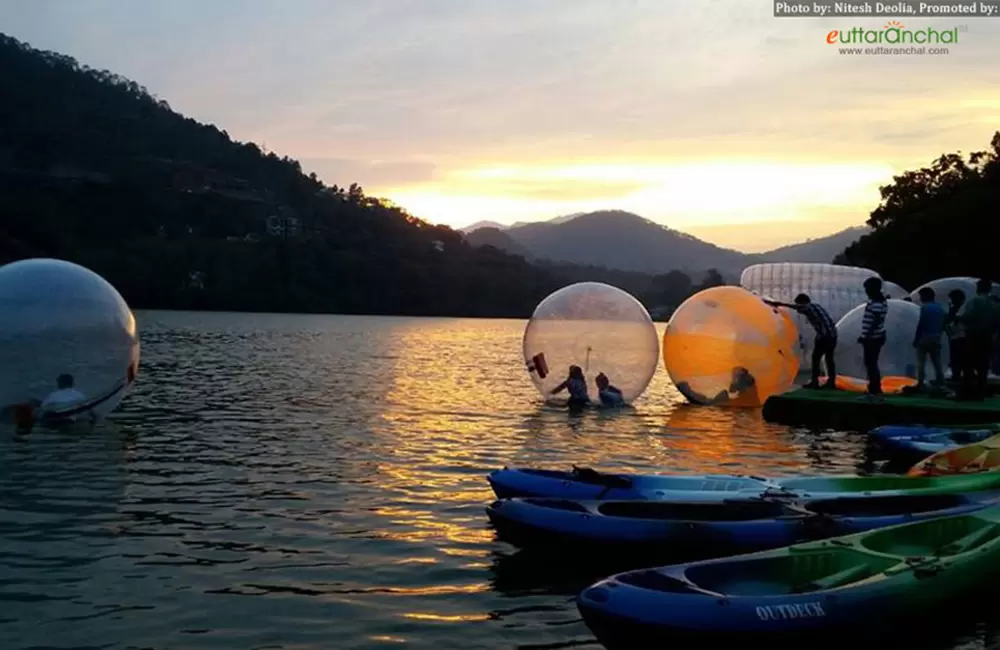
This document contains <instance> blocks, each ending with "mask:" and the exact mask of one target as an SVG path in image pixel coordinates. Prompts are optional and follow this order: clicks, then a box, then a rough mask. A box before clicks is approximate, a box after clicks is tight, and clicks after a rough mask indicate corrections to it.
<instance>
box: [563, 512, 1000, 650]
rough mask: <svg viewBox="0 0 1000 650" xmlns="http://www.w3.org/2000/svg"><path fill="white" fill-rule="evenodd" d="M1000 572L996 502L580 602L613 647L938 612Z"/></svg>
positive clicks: (699, 565)
mask: <svg viewBox="0 0 1000 650" xmlns="http://www.w3.org/2000/svg"><path fill="white" fill-rule="evenodd" d="M998 574H1000V506H991V507H989V508H987V509H984V510H980V511H978V512H976V513H972V514H963V515H955V516H951V517H941V518H937V519H928V520H924V521H920V522H916V523H910V524H902V525H899V526H892V527H889V528H881V529H877V530H874V531H869V532H864V533H858V534H855V535H848V536H845V537H838V538H834V539H830V540H825V541H821V542H810V543H805V544H797V545H794V546H789V547H786V548H782V549H776V550H772V551H764V552H761V553H752V554H748V555H738V556H735V557H728V558H722V559H716V560H705V561H701V562H691V563H686V564H676V565H673V566H666V567H660V568H655V569H643V570H639V571H629V572H626V573H620V574H618V575H615V576H612V577H610V578H607V579H605V580H603V581H601V582H598V583H597V584H595V585H594V586H592V587H590V588H589V589H587V590H585V591H584V592H583V593H582V594H581V595H580V597H579V599H578V605H579V608H580V610H581V613H582V614H583V617H584V620H585V621H586V622H587V624H588V625H589V626H590V627H591V629H592V630H594V632H595V633H596V634H597V636H598V639H600V640H601V641H602V642H603V643H604V644H605V645H606V646H607V647H609V648H619V647H630V646H629V643H631V642H633V641H635V640H638V639H643V640H644V643H645V642H648V641H649V640H651V639H657V638H667V637H668V635H670V634H677V633H678V632H680V633H706V632H719V633H729V634H735V635H746V634H755V635H756V634H761V635H763V636H770V635H772V634H778V635H798V634H803V633H804V634H817V633H819V634H821V635H822V634H827V633H836V632H838V631H842V630H845V629H853V630H858V629H869V628H874V627H877V626H879V625H881V624H884V623H886V622H887V621H897V620H901V619H905V618H910V619H911V620H914V621H916V620H920V619H918V618H915V617H919V616H921V615H924V616H927V615H931V616H933V615H934V612H939V611H941V610H943V609H944V608H946V607H948V605H950V604H953V603H954V602H958V601H959V599H960V598H961V597H963V596H969V595H971V594H973V593H974V592H975V591H976V590H977V589H979V588H980V587H983V586H985V585H987V584H989V583H990V582H991V581H993V580H995V579H996V576H997V575H998ZM816 638H820V637H816Z"/></svg>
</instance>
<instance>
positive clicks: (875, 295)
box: [858, 278, 889, 400]
mask: <svg viewBox="0 0 1000 650" xmlns="http://www.w3.org/2000/svg"><path fill="white" fill-rule="evenodd" d="M864 287H865V293H866V294H868V303H867V304H865V314H864V318H863V319H862V321H861V336H859V337H858V343H860V344H861V350H862V354H863V355H864V360H865V371H866V373H867V374H868V392H867V393H866V394H865V395H863V396H862V399H866V400H881V399H882V373H881V372H880V371H879V367H878V357H879V354H881V352H882V347H883V346H884V345H885V317H886V315H887V314H888V313H889V304H888V302H886V299H885V295H884V294H883V293H882V279H881V278H868V279H867V280H865V284H864Z"/></svg>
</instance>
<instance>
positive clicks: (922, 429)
mask: <svg viewBox="0 0 1000 650" xmlns="http://www.w3.org/2000/svg"><path fill="white" fill-rule="evenodd" d="M980 431H997V432H1000V423H996V422H989V423H983V424H954V425H937V426H930V425H926V424H884V425H882V426H880V427H875V428H874V429H872V430H871V431H869V432H868V435H870V436H872V437H873V438H875V439H876V440H889V439H891V438H919V437H922V436H939V435H947V434H949V433H956V434H962V433H967V434H975V433H978V432H980Z"/></svg>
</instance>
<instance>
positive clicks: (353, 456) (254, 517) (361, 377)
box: [0, 312, 863, 650]
mask: <svg viewBox="0 0 1000 650" xmlns="http://www.w3.org/2000/svg"><path fill="white" fill-rule="evenodd" d="M136 316H137V319H138V320H139V329H140V331H142V332H143V361H142V372H141V373H140V374H139V378H138V382H137V384H136V386H135V390H134V392H133V394H132V395H131V396H129V397H128V398H127V399H126V401H125V402H124V404H123V406H122V410H121V412H120V413H119V414H117V416H116V418H115V424H112V425H109V426H111V427H112V428H111V429H108V430H105V431H102V432H96V431H95V432H93V433H88V434H86V435H82V436H75V437H73V436H60V435H58V434H44V435H39V436H37V437H36V436H35V433H32V434H31V436H28V437H26V438H25V439H23V440H15V439H14V438H13V437H11V436H8V435H6V434H2V433H0V463H2V464H0V498H2V504H0V505H2V509H0V527H2V528H0V533H3V541H2V542H0V544H2V545H3V550H4V551H5V553H4V555H3V556H2V558H0V562H3V566H2V571H3V579H2V580H0V600H6V602H7V603H8V605H9V606H7V607H4V608H2V609H3V611H2V612H0V638H3V639H4V640H5V643H4V648H5V649H6V648H12V649H16V648H29V647H42V646H48V647H52V646H66V645H73V646H77V647H79V646H86V645H89V646H94V647H97V646H107V647H183V648H194V649H199V648H213V649H214V648H220V649H226V650H231V649H232V648H235V647H239V648H243V647H268V646H270V647H286V648H292V647H294V648H308V649H317V650H318V649H320V648H329V647H331V639H333V638H335V639H336V640H337V641H336V643H337V644H339V645H337V647H344V648H382V647H386V646H387V645H399V644H406V645H407V646H408V647H410V648H434V649H435V650H440V649H441V648H472V647H477V648H514V647H535V648H537V647H551V648H557V647H569V646H571V645H574V646H576V645H578V646H581V647H595V648H596V647H597V646H596V645H595V643H594V640H593V638H592V636H591V635H590V633H589V631H588V630H587V628H586V626H584V625H583V624H582V622H581V621H580V619H579V616H578V613H577V611H576V607H575V605H574V604H573V601H572V596H573V595H575V593H576V591H577V590H578V588H579V587H580V586H583V585H585V584H589V581H591V579H596V578H599V577H602V576H601V575H600V574H601V573H602V572H604V571H607V570H609V569H607V568H601V567H600V565H599V564H596V563H594V562H589V563H585V564H584V563H580V562H578V563H576V565H573V564H572V563H570V564H567V563H566V562H562V563H559V562H555V561H553V559H552V558H538V557H534V558H532V557H525V556H522V555H521V554H518V553H516V552H515V551H514V549H512V548H511V547H509V546H508V545H506V544H504V543H501V542H498V541H496V539H495V536H494V534H493V531H492V529H491V528H490V527H489V524H488V521H487V518H486V516H485V513H484V511H483V508H484V507H485V506H486V505H487V504H488V503H490V502H491V501H492V500H493V495H492V492H491V491H490V489H489V486H488V484H487V483H486V481H485V474H486V473H488V472H489V471H491V470H493V469H496V468H498V467H500V466H502V465H532V466H548V467H561V468H565V467H568V466H569V465H571V464H577V465H589V466H592V467H596V468H599V469H608V470H615V469H617V470H622V471H635V472H657V471H684V472H705V471H719V470H720V469H722V470H724V471H731V472H737V471H753V472H755V473H771V474H774V473H781V472H799V471H820V470H822V471H831V472H834V471H836V472H851V471H854V469H855V468H856V466H857V465H858V462H859V457H860V456H862V455H863V452H861V451H859V450H860V449H861V448H862V442H861V441H863V438H861V437H860V436H858V435H857V434H850V433H842V434H838V433H836V432H827V433H823V434H820V435H816V434H814V433H812V432H808V431H804V430H803V431H798V430H791V429H787V428H785V427H775V426H772V425H769V424H767V423H765V422H763V421H762V420H761V419H760V414H759V410H758V411H752V410H745V411H738V410H734V409H728V410H723V409H718V410H715V409H695V408H688V407H684V406H682V405H680V398H679V395H678V393H677V392H676V390H674V389H673V387H672V386H671V385H670V383H669V381H667V379H666V377H665V375H664V373H663V372H662V371H661V372H659V373H658V374H657V375H656V377H655V378H654V380H653V382H652V383H651V384H650V386H649V388H648V390H647V392H646V393H645V395H643V397H641V398H640V399H639V400H637V401H636V403H635V407H634V409H630V410H625V411H621V412H611V411H608V412H604V411H596V410H595V411H588V412H585V413H582V414H580V415H578V416H576V415H570V414H569V413H568V412H567V411H566V410H565V409H558V408H553V407H548V406H545V405H543V404H542V403H541V400H540V398H539V395H538V393H537V391H536V390H535V388H534V386H533V385H532V384H531V382H530V380H529V378H528V376H527V373H526V371H525V368H524V364H523V360H522V359H521V335H522V333H523V327H524V323H523V322H519V321H504V320H496V321H460V320H444V319H442V320H436V319H407V318H367V317H350V318H342V317H323V316H301V317H299V316H295V317H291V316H272V315H256V314H253V315H250V314H183V313H177V314H171V313H164V312H138V313H137V314H136ZM581 569H582V571H581ZM26 598H34V599H35V600H34V601H28V600H26ZM57 598H59V599H61V600H55V599H57ZM19 599H20V600H19ZM39 599H41V600H39ZM332 635H333V636H332ZM341 641H343V643H340V642H341Z"/></svg>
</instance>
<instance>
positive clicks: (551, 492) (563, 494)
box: [487, 467, 1000, 501]
mask: <svg viewBox="0 0 1000 650" xmlns="http://www.w3.org/2000/svg"><path fill="white" fill-rule="evenodd" d="M487 480H489V482H490V486H491V487H492V488H493V492H494V493H496V495H497V497H498V498H500V499H506V498H513V497H551V498H557V499H597V500H609V499H613V500H634V499H649V500H656V501H721V500H724V499H747V498H761V497H768V498H776V499H803V498H815V499H831V498H835V497H847V496H865V497H870V496H892V495H897V494H910V495H921V494H954V493H964V492H979V491H982V490H996V489H1000V472H983V473H980V474H964V475H954V476H934V477H915V476H900V475H892V474H882V475H875V476H782V477H776V478H765V477H760V476H737V475H726V474H702V475H695V474H692V475H684V474H672V475H671V474H608V473H603V472H598V471H595V470H593V469H590V468H580V467H575V468H573V470H572V471H560V470H547V469H532V468H506V467H505V468H503V469H501V470H497V471H495V472H492V473H490V474H489V475H488V477H487Z"/></svg>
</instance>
